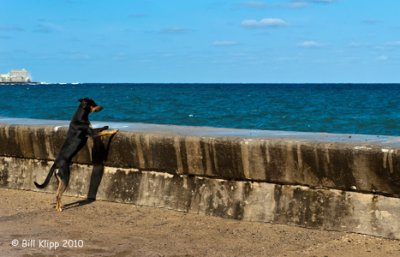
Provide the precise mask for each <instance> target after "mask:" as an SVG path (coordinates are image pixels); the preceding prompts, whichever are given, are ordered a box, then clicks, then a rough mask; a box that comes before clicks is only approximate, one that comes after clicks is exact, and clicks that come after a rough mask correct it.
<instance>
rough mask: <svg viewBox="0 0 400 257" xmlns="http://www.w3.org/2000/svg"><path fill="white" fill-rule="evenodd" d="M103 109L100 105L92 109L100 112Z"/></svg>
mask: <svg viewBox="0 0 400 257" xmlns="http://www.w3.org/2000/svg"><path fill="white" fill-rule="evenodd" d="M101 110H103V107H101V106H100V105H97V106H94V107H92V108H91V110H90V111H91V112H99V111H101Z"/></svg>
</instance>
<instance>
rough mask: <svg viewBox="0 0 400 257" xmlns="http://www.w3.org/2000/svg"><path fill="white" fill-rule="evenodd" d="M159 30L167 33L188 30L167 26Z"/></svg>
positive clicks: (179, 32)
mask: <svg viewBox="0 0 400 257" xmlns="http://www.w3.org/2000/svg"><path fill="white" fill-rule="evenodd" d="M161 32H162V33H167V34H182V33H186V32H188V29H186V28H182V27H169V28H164V29H162V30H161Z"/></svg>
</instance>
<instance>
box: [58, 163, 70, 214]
mask: <svg viewBox="0 0 400 257" xmlns="http://www.w3.org/2000/svg"><path fill="white" fill-rule="evenodd" d="M67 169H68V168H67ZM61 174H62V173H59V170H57V172H56V178H57V180H58V188H57V195H56V211H59V212H62V210H63V207H64V206H63V205H62V203H61V197H62V195H63V193H64V191H65V189H67V186H68V181H69V169H68V171H67V174H65V173H64V174H62V175H61Z"/></svg>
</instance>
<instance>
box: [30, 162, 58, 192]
mask: <svg viewBox="0 0 400 257" xmlns="http://www.w3.org/2000/svg"><path fill="white" fill-rule="evenodd" d="M55 169H56V167H55V165H53V166H51V168H50V171H49V174H47V177H46V179H45V180H44V182H43V184H38V183H37V182H36V181H34V182H33V183H35V186H36V187H37V188H45V187H46V186H47V185H48V184H49V182H50V179H51V176H53V173H54V170H55Z"/></svg>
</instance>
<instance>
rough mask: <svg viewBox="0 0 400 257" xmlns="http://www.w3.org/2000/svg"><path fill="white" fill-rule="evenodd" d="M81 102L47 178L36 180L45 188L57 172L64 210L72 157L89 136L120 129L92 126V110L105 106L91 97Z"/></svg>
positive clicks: (109, 133)
mask: <svg viewBox="0 0 400 257" xmlns="http://www.w3.org/2000/svg"><path fill="white" fill-rule="evenodd" d="M79 102H80V105H79V107H78V110H77V111H76V112H75V115H74V116H73V117H72V120H71V122H70V124H69V129H68V132H67V138H66V140H65V142H64V144H63V145H62V147H61V149H60V152H59V153H58V156H57V158H56V160H55V161H54V164H53V166H52V167H51V169H50V171H49V173H48V175H47V177H46V180H45V181H44V183H43V184H41V185H40V184H38V183H36V182H34V183H35V185H36V187H37V188H44V187H46V186H47V185H48V184H49V182H50V179H51V177H52V175H53V173H54V172H55V174H56V178H57V180H58V189H57V196H56V210H57V211H62V208H63V206H62V204H61V196H62V194H63V193H64V191H65V189H66V188H67V186H68V182H69V177H70V169H69V168H70V165H71V162H72V158H73V157H74V156H75V155H76V154H77V153H78V152H79V150H81V149H82V147H83V146H84V145H85V144H86V142H87V140H88V137H96V136H104V135H113V134H115V133H117V132H118V130H107V129H108V126H105V127H102V128H96V129H94V128H92V126H91V125H90V122H89V114H90V113H92V112H98V111H101V110H102V109H103V108H102V107H101V106H100V105H97V104H96V103H95V102H94V101H93V100H92V99H89V98H84V99H80V100H79ZM106 130H107V131H106Z"/></svg>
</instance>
